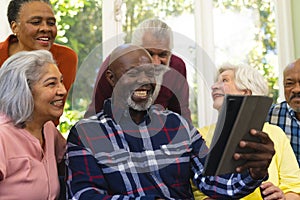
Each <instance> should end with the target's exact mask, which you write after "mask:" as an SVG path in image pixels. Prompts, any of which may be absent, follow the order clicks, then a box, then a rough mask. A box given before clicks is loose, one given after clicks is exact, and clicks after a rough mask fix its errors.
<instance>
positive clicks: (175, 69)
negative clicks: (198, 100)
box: [85, 19, 191, 121]
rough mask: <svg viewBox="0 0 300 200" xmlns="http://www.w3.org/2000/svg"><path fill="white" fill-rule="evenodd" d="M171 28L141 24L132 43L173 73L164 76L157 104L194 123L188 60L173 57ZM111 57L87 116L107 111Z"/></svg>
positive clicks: (100, 75) (158, 22)
mask: <svg viewBox="0 0 300 200" xmlns="http://www.w3.org/2000/svg"><path fill="white" fill-rule="evenodd" d="M172 34H173V33H172V30H171V28H170V27H169V26H168V25H167V24H166V23H164V22H163V21H161V20H159V19H148V20H145V21H143V22H142V23H140V24H139V25H138V27H137V28H136V30H135V31H134V33H133V36H132V44H135V45H139V46H142V47H144V48H145V49H146V50H147V51H148V52H149V54H150V55H151V57H152V59H153V63H154V64H155V65H156V66H159V65H165V66H168V67H169V71H168V72H166V73H165V74H164V75H163V77H162V83H161V84H157V87H160V90H157V91H158V94H154V96H155V97H157V98H156V100H155V101H154V104H159V105H161V106H163V107H164V108H165V109H168V110H171V111H173V112H176V113H178V114H181V115H182V116H183V117H185V118H186V119H187V120H189V121H191V112H190V110H189V86H188V83H187V80H186V66H185V63H184V61H183V60H182V59H181V58H179V57H178V56H176V55H174V54H172V52H171V50H172V48H173V36H172ZM108 61H109V57H108V58H107V59H106V60H105V61H104V62H103V64H102V66H101V68H100V70H99V73H98V76H97V80H96V83H95V86H94V92H93V96H92V102H91V104H90V105H89V108H88V110H87V112H86V113H85V117H89V116H91V115H93V114H95V113H98V112H99V111H100V110H101V109H102V108H103V103H104V100H105V99H107V98H110V97H111V95H112V91H113V88H112V87H111V86H110V85H109V84H108V82H107V80H106V79H105V76H104V73H103V72H105V70H106V69H107V66H108Z"/></svg>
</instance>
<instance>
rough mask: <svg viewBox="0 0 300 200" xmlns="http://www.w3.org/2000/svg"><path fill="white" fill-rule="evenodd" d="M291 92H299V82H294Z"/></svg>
mask: <svg viewBox="0 0 300 200" xmlns="http://www.w3.org/2000/svg"><path fill="white" fill-rule="evenodd" d="M292 92H293V93H300V82H297V83H296V84H295V87H293V90H292Z"/></svg>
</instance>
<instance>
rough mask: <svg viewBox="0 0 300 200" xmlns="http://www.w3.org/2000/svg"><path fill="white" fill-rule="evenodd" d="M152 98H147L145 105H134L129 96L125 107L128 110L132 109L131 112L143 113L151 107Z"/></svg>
mask: <svg viewBox="0 0 300 200" xmlns="http://www.w3.org/2000/svg"><path fill="white" fill-rule="evenodd" d="M152 101H153V99H152V97H149V98H148V100H147V101H146V102H145V103H139V104H137V103H135V102H134V101H133V100H132V99H131V96H130V97H129V98H128V99H127V105H128V107H129V108H132V109H133V110H137V111H145V110H148V108H150V106H151V105H152Z"/></svg>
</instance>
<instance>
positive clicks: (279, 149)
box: [194, 64, 300, 200]
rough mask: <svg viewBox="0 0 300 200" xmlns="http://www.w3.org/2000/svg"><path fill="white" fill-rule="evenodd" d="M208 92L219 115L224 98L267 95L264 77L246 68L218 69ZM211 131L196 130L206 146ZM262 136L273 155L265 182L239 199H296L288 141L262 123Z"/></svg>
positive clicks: (297, 172)
mask: <svg viewBox="0 0 300 200" xmlns="http://www.w3.org/2000/svg"><path fill="white" fill-rule="evenodd" d="M211 89H212V98H213V107H214V109H216V110H218V111H219V112H220V110H221V107H222V104H223V101H224V96H225V94H233V95H265V96H266V95H268V85H267V82H266V81H265V79H264V77H263V76H262V75H261V74H260V73H259V72H258V71H257V70H256V69H254V68H253V67H250V66H247V65H232V64H224V65H222V66H221V67H220V68H219V70H218V74H217V80H216V82H215V83H214V84H213V85H212V87H211ZM214 130H215V124H213V125H210V126H206V127H204V128H201V129H200V133H201V135H202V136H203V137H204V139H205V141H206V142H207V144H208V145H210V143H211V140H212V137H213V133H214ZM263 132H265V133H267V134H268V135H269V136H270V138H271V140H272V141H273V143H274V148H275V151H276V153H275V155H274V156H273V158H272V161H271V163H270V166H269V168H268V173H269V178H268V180H266V181H265V182H264V183H263V184H262V185H261V186H260V188H257V189H256V190H255V191H254V192H253V193H251V194H249V195H248V196H246V197H244V198H242V199H243V200H248V199H249V200H252V199H256V200H259V199H265V198H266V199H286V200H288V199H290V200H292V199H293V200H295V199H300V196H299V194H300V169H299V167H298V163H297V160H296V157H295V155H294V153H293V150H292V148H291V145H290V142H289V140H288V138H287V137H286V135H285V133H284V132H283V131H282V130H281V129H280V128H279V127H277V126H275V125H271V124H269V123H265V125H264V127H263ZM194 196H195V199H197V200H200V199H209V198H208V197H206V196H205V195H204V194H203V193H201V192H199V191H196V190H195V191H194Z"/></svg>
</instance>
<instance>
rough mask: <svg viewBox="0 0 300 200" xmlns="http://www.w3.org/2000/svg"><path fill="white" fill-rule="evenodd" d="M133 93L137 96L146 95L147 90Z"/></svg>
mask: <svg viewBox="0 0 300 200" xmlns="http://www.w3.org/2000/svg"><path fill="white" fill-rule="evenodd" d="M133 94H134V95H135V96H138V97H145V96H147V91H135V92H134V93H133Z"/></svg>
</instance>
